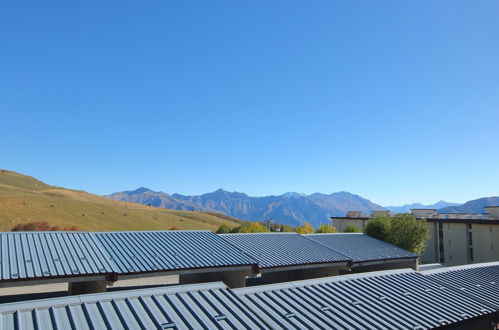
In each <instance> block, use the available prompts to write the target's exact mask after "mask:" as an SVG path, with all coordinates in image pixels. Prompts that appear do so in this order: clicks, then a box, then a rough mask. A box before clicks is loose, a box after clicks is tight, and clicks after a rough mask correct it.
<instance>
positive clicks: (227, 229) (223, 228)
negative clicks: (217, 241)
mask: <svg viewBox="0 0 499 330" xmlns="http://www.w3.org/2000/svg"><path fill="white" fill-rule="evenodd" d="M230 231H231V228H230V227H229V226H228V225H227V224H226V223H224V224H222V225H220V227H218V229H217V234H228V233H230Z"/></svg>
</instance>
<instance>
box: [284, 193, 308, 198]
mask: <svg viewBox="0 0 499 330" xmlns="http://www.w3.org/2000/svg"><path fill="white" fill-rule="evenodd" d="M281 196H282V197H287V198H300V197H304V196H306V195H305V194H300V193H297V192H294V191H288V192H286V193H284V194H282V195H281Z"/></svg>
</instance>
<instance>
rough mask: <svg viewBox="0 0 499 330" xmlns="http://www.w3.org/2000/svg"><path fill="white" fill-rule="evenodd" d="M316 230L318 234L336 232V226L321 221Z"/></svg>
mask: <svg viewBox="0 0 499 330" xmlns="http://www.w3.org/2000/svg"><path fill="white" fill-rule="evenodd" d="M315 232H316V233H318V234H325V233H336V227H333V226H332V225H330V224H327V223H321V225H320V226H319V228H318V229H317V230H316V231H315Z"/></svg>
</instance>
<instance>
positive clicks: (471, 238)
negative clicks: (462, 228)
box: [468, 231, 473, 246]
mask: <svg viewBox="0 0 499 330" xmlns="http://www.w3.org/2000/svg"><path fill="white" fill-rule="evenodd" d="M468 240H469V243H468V244H469V245H470V246H472V245H473V233H472V232H471V231H470V232H468Z"/></svg>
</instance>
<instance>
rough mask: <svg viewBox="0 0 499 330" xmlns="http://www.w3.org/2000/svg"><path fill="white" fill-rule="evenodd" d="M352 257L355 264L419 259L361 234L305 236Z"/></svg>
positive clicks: (414, 255)
mask: <svg viewBox="0 0 499 330" xmlns="http://www.w3.org/2000/svg"><path fill="white" fill-rule="evenodd" d="M303 236H305V237H306V238H309V239H311V240H313V241H315V242H317V243H320V244H322V245H324V246H327V247H328V248H330V249H333V250H335V251H338V252H339V253H341V254H344V255H346V256H347V257H350V258H351V259H352V260H353V262H366V261H376V260H388V259H399V258H417V257H418V256H417V255H416V254H414V253H411V252H409V251H406V250H404V249H401V248H399V247H396V246H394V245H391V244H388V243H386V242H383V241H380V240H378V239H375V238H373V237H370V236H368V235H364V234H359V233H341V234H339V233H338V234H309V235H303Z"/></svg>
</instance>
